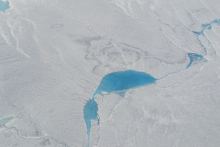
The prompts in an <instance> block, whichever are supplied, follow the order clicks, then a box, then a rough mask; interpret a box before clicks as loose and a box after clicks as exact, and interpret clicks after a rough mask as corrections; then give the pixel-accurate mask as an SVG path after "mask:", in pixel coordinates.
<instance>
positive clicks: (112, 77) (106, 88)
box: [83, 70, 157, 147]
mask: <svg viewBox="0 0 220 147" xmlns="http://www.w3.org/2000/svg"><path fill="white" fill-rule="evenodd" d="M156 80H157V79H155V78H154V77H152V76H151V75H149V74H147V73H144V72H138V71H134V70H126V71H119V72H113V73H110V74H107V75H106V76H104V77H103V78H102V80H101V82H100V84H99V86H98V88H97V90H96V91H95V93H94V94H93V96H92V99H91V100H90V101H88V102H87V103H86V105H85V106H84V109H83V112H84V119H85V122H86V126H87V134H88V142H87V147H89V142H90V129H91V120H97V121H98V123H97V124H99V117H98V113H97V111H98V104H97V103H96V102H95V100H94V97H95V95H96V94H100V93H102V92H107V93H111V92H115V93H117V94H119V95H120V96H122V97H123V95H124V93H125V92H126V90H128V89H132V88H136V87H140V86H145V85H149V84H152V83H155V82H156Z"/></svg>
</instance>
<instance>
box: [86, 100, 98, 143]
mask: <svg viewBox="0 0 220 147" xmlns="http://www.w3.org/2000/svg"><path fill="white" fill-rule="evenodd" d="M97 112H98V104H97V103H96V102H95V101H94V100H89V101H88V102H87V103H86V105H85V106H84V109H83V113H84V119H85V122H86V127H87V134H88V142H87V147H89V143H90V129H91V120H97V121H98V122H97V124H99V117H98V113H97Z"/></svg>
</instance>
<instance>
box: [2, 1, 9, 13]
mask: <svg viewBox="0 0 220 147" xmlns="http://www.w3.org/2000/svg"><path fill="white" fill-rule="evenodd" d="M9 8H10V7H9V2H8V1H6V2H3V1H2V0H0V10H1V11H2V12H5V10H7V9H9Z"/></svg>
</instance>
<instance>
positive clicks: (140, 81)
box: [95, 70, 157, 94]
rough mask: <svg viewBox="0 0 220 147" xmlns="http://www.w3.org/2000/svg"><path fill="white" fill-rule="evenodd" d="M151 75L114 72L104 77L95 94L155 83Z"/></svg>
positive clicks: (134, 72)
mask: <svg viewBox="0 0 220 147" xmlns="http://www.w3.org/2000/svg"><path fill="white" fill-rule="evenodd" d="M156 80H157V79H155V78H154V77H152V76H151V75H150V74H147V73H144V72H138V71H134V70H126V71H119V72H113V73H110V74H108V75H106V76H104V77H103V78H102V80H101V83H100V85H99V87H98V88H97V90H96V92H95V94H99V93H101V92H107V93H111V92H117V91H124V90H128V89H131V88H136V87H140V86H143V85H148V84H152V83H155V82H156Z"/></svg>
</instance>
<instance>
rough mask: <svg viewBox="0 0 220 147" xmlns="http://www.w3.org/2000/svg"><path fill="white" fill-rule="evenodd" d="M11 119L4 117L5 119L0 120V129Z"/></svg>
mask: <svg viewBox="0 0 220 147" xmlns="http://www.w3.org/2000/svg"><path fill="white" fill-rule="evenodd" d="M11 119H13V117H6V118H3V119H1V120H0V128H1V127H3V126H5V124H6V123H7V122H9V121H10V120H11Z"/></svg>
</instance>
